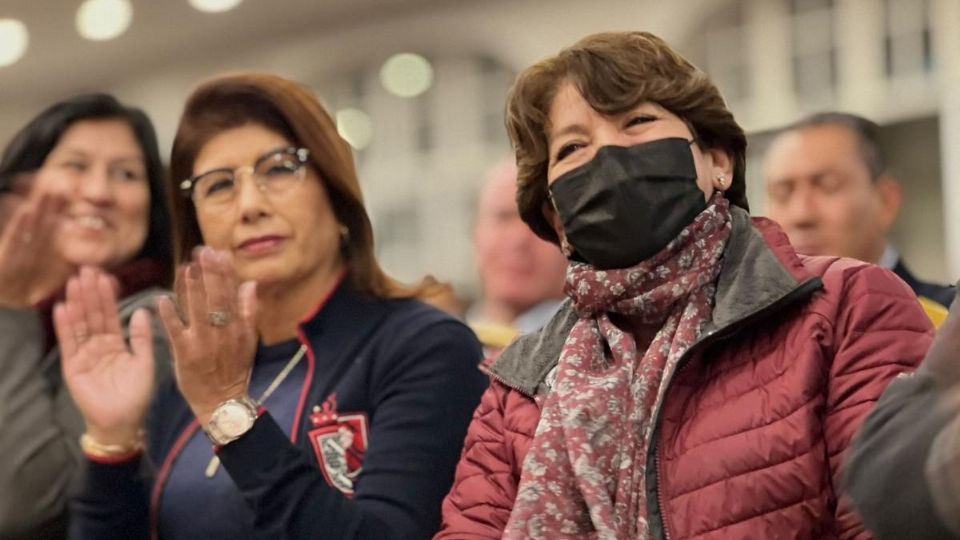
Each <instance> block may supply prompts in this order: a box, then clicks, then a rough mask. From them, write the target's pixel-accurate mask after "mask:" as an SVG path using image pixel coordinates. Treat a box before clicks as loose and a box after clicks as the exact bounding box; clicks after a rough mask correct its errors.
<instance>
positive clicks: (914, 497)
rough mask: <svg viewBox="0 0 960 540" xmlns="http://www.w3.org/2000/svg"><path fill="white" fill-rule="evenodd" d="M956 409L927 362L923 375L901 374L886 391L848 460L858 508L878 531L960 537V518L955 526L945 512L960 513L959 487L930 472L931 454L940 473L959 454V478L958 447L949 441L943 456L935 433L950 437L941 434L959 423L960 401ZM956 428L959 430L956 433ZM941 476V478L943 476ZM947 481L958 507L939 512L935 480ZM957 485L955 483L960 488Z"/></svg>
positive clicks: (920, 539) (924, 538) (894, 535)
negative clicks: (937, 451) (927, 466)
mask: <svg viewBox="0 0 960 540" xmlns="http://www.w3.org/2000/svg"><path fill="white" fill-rule="evenodd" d="M952 409H954V410H948V408H947V407H946V406H945V403H944V402H943V400H942V399H941V392H940V391H939V390H938V388H937V385H936V383H935V381H934V378H933V377H931V376H930V374H929V373H927V372H926V370H924V369H923V368H921V369H920V370H919V371H918V372H917V373H916V374H915V375H911V376H901V377H898V378H897V380H895V381H894V382H893V383H891V384H890V388H888V389H887V391H886V392H884V394H883V397H882V398H881V399H880V402H879V403H877V407H876V408H875V409H874V410H873V412H871V413H870V416H869V417H867V420H866V422H864V424H863V427H862V428H861V430H860V433H859V434H858V435H857V438H856V440H855V442H854V446H853V450H852V451H851V453H850V459H849V462H848V464H847V467H846V472H845V478H844V483H845V486H846V489H847V492H848V493H849V494H850V497H851V498H852V499H853V502H854V503H855V504H856V507H857V510H858V511H859V512H860V515H861V516H862V517H863V521H864V522H865V523H866V524H867V526H868V527H869V528H870V530H871V531H873V533H874V534H875V535H876V536H877V538H879V539H881V540H884V539H888V538H889V539H898V538H911V539H917V540H935V539H946V538H960V523H956V522H955V523H954V527H957V528H956V529H955V530H954V531H950V530H949V529H948V528H947V527H946V520H945V519H941V516H943V517H946V516H951V517H953V519H954V520H956V519H957V517H958V516H960V494H957V493H956V492H955V491H954V492H953V493H951V491H953V490H950V489H949V488H948V489H942V488H943V487H947V486H946V484H947V482H948V481H949V480H950V478H951V476H944V477H943V478H936V477H930V478H929V480H928V477H927V476H926V475H925V471H924V468H925V463H927V460H928V456H929V457H931V458H933V460H932V461H933V463H934V467H933V470H932V471H931V472H934V473H935V474H937V475H938V476H939V475H940V474H944V473H949V472H950V471H944V470H940V469H941V467H942V466H943V465H946V464H947V462H948V460H947V459H943V458H950V456H951V454H952V458H951V459H952V461H953V471H954V472H953V473H952V478H953V479H954V482H956V474H957V473H956V472H955V471H960V464H958V463H957V458H956V450H953V451H952V452H950V450H949V447H946V448H943V449H942V450H941V451H942V452H943V458H934V453H933V452H932V449H933V447H934V441H935V440H936V441H937V443H941V444H942V443H946V442H947V439H940V438H939V437H938V434H940V433H946V434H948V435H949V434H950V433H951V429H952V430H953V431H954V433H955V430H956V424H957V423H956V421H954V422H953V425H952V427H951V428H950V429H946V428H948V427H950V426H951V420H952V419H954V418H956V417H957V412H958V411H957V410H956V408H955V407H954V408H952ZM945 429H946V431H945ZM954 436H955V435H954ZM937 480H939V481H940V482H937ZM937 483H939V484H940V486H938V487H941V490H940V491H941V493H942V492H944V491H946V492H947V493H944V495H946V497H945V498H943V503H944V505H945V506H951V505H952V510H950V511H948V512H947V513H945V514H941V515H938V514H937V511H936V505H935V503H934V489H933V488H934V486H935V485H936V484H937ZM955 489H956V488H954V490H955Z"/></svg>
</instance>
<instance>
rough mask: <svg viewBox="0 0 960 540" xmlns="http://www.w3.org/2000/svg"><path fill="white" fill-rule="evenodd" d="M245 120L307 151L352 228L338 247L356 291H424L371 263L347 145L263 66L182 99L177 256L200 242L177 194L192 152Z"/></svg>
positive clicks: (176, 150) (305, 98)
mask: <svg viewBox="0 0 960 540" xmlns="http://www.w3.org/2000/svg"><path fill="white" fill-rule="evenodd" d="M248 124H260V125H263V126H264V127H266V128H268V129H270V130H273V131H275V132H277V133H278V134H281V135H283V136H284V137H287V138H288V139H290V141H291V142H293V143H294V144H295V145H297V146H303V147H305V148H307V149H308V150H309V151H310V166H311V167H313V169H314V170H315V171H317V173H318V176H319V178H320V181H321V182H322V183H323V185H324V188H325V189H326V191H327V194H328V196H329V197H330V204H331V206H332V207H333V212H334V214H335V215H336V218H337V220H338V221H339V222H340V223H342V224H343V225H346V226H347V228H348V229H349V230H350V233H349V237H348V238H347V239H346V244H345V245H344V246H342V247H341V249H342V250H343V254H344V257H345V259H346V260H347V264H348V265H349V266H350V276H351V279H352V281H353V284H354V286H355V287H356V288H357V289H358V290H360V291H363V292H365V293H368V294H370V295H373V296H376V297H381V298H397V297H412V296H417V295H419V294H420V293H421V292H422V288H421V289H409V288H406V287H403V286H401V285H400V284H398V283H397V282H396V281H394V280H393V279H391V278H390V277H389V276H387V275H386V273H385V272H384V271H383V270H382V269H381V268H380V265H379V263H377V260H376V257H375V256H374V250H373V227H372V225H371V223H370V218H369V216H368V215H367V210H366V208H365V207H364V205H363V194H362V193H361V191H360V182H359V181H358V179H357V173H356V170H355V168H354V164H353V152H352V151H351V149H350V147H349V145H348V144H347V143H346V142H345V141H344V140H343V139H342V138H341V137H340V135H339V134H338V133H337V126H336V123H335V122H334V121H333V118H331V117H330V114H329V113H328V112H327V111H326V110H325V109H324V108H323V107H322V106H321V105H320V103H319V102H318V101H317V99H316V98H315V97H314V96H313V93H312V92H310V91H309V90H307V89H306V88H305V87H303V86H301V85H299V84H297V83H294V82H292V81H289V80H286V79H283V78H281V77H277V76H275V75H267V74H261V73H241V74H235V75H227V76H222V77H218V78H215V79H212V80H210V81H207V82H205V83H203V84H201V85H200V86H199V87H198V88H197V89H196V90H194V92H193V94H191V95H190V97H189V98H188V99H187V104H186V106H185V107H184V111H183V115H182V116H181V118H180V126H179V128H178V129H177V135H176V138H175V139H174V142H173V152H172V155H171V158H170V173H171V177H172V180H171V186H170V187H171V190H172V191H173V197H172V199H173V217H174V220H173V223H174V226H173V231H174V240H175V250H176V258H177V261H178V263H180V262H184V261H187V260H189V259H190V256H191V252H192V250H193V248H194V247H196V246H198V245H200V244H202V243H203V238H202V236H201V234H200V226H199V224H198V223H197V215H196V209H195V207H194V205H193V201H192V200H191V199H190V198H189V197H184V196H183V195H182V194H181V193H180V189H179V185H180V182H181V181H182V180H184V179H186V178H189V177H190V176H191V175H192V174H193V166H194V162H195V161H196V158H197V154H198V153H199V152H200V150H201V149H202V148H203V146H204V145H205V144H206V143H207V142H209V141H210V140H211V139H212V138H213V137H215V136H216V135H217V134H218V133H221V132H223V131H225V130H228V129H232V128H236V127H241V126H244V125H248Z"/></svg>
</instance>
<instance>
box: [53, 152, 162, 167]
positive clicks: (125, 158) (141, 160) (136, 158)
mask: <svg viewBox="0 0 960 540" xmlns="http://www.w3.org/2000/svg"><path fill="white" fill-rule="evenodd" d="M63 152H64V153H65V154H72V156H79V157H84V158H86V157H90V153H89V152H87V151H86V150H82V149H80V148H64V149H63ZM124 161H136V162H139V163H146V161H147V158H146V157H144V156H123V157H118V158H114V159H111V160H109V163H110V164H114V163H121V162H124Z"/></svg>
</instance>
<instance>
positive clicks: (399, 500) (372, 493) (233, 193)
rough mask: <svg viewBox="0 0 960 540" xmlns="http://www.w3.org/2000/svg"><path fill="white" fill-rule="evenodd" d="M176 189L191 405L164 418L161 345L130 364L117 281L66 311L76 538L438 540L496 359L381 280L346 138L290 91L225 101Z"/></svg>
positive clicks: (182, 147)
mask: <svg viewBox="0 0 960 540" xmlns="http://www.w3.org/2000/svg"><path fill="white" fill-rule="evenodd" d="M171 172H172V175H173V178H174V179H175V180H174V181H175V183H176V185H177V188H178V189H179V190H180V191H181V192H182V195H183V196H182V197H179V198H177V200H176V201H175V202H174V206H173V208H174V214H175V216H176V220H175V223H176V225H175V238H176V245H177V255H178V257H179V259H180V260H181V261H183V262H184V263H185V264H184V265H183V268H182V270H181V272H180V274H179V275H178V287H177V289H178V290H177V293H178V299H177V303H176V304H174V303H173V302H171V301H161V303H160V304H159V306H158V307H159V311H160V315H161V318H162V319H163V321H164V324H165V326H166V330H167V332H168V334H169V338H170V343H171V348H172V350H173V352H174V358H175V373H176V379H177V381H176V385H174V384H173V383H171V384H170V385H168V386H166V387H161V388H160V390H159V394H158V396H157V397H156V399H154V400H153V401H152V403H151V402H150V400H149V394H148V392H146V388H147V383H146V380H147V379H148V378H149V374H150V373H151V371H150V370H151V368H150V364H151V362H152V360H153V359H152V355H151V351H150V347H149V345H148V343H149V342H148V339H147V338H148V337H149V331H148V329H147V328H146V326H145V325H143V324H140V325H139V326H135V328H134V333H133V337H132V339H131V344H130V348H129V349H128V348H127V347H126V345H125V344H124V343H123V341H122V339H121V337H120V335H119V334H118V332H117V326H116V315H115V306H114V300H113V294H112V291H111V289H110V287H109V283H108V282H107V281H106V279H105V277H104V276H102V275H93V274H87V275H83V276H81V277H80V279H79V280H77V281H75V282H74V285H73V289H72V291H73V292H74V293H76V294H70V295H68V298H67V301H66V303H65V305H64V306H61V307H59V308H58V309H57V310H56V321H57V331H58V336H59V339H60V341H61V343H62V346H63V348H64V351H65V359H64V372H65V377H66V379H67V383H68V385H69V387H70V390H71V392H72V394H73V396H74V398H75V400H76V402H77V404H78V406H79V408H80V410H81V411H82V412H83V415H84V418H85V421H86V426H87V431H86V434H85V436H84V437H85V441H86V444H85V448H86V455H87V458H88V460H87V464H86V478H85V482H84V484H83V488H82V491H81V492H80V494H79V495H78V497H77V498H76V500H75V502H74V506H73V512H74V515H73V517H74V521H73V524H72V527H73V528H72V533H73V535H74V537H76V538H109V537H115V536H117V535H120V534H122V535H123V536H124V537H125V538H147V537H148V536H149V535H150V534H151V528H152V529H153V532H155V533H157V534H158V535H159V537H161V538H178V539H180V538H204V539H217V538H223V539H230V540H238V539H241V538H271V539H280V538H317V537H320V536H322V537H327V538H424V537H428V536H429V535H431V534H432V533H433V532H434V531H435V530H436V529H437V528H438V526H439V521H440V516H439V510H440V502H441V500H442V497H443V495H444V493H445V492H446V491H447V490H448V488H449V486H450V484H451V482H452V479H453V471H454V467H455V465H456V461H457V459H458V457H459V454H460V451H461V445H462V441H463V437H464V435H465V433H466V426H467V424H468V423H469V421H470V416H471V413H472V411H473V409H474V407H475V406H476V404H477V403H478V401H479V397H480V394H481V393H482V391H483V389H484V388H485V386H486V379H485V377H484V376H483V375H482V374H481V373H480V372H479V371H478V370H477V369H476V365H477V362H478V360H479V358H480V348H479V344H478V343H477V341H476V339H475V338H474V336H473V335H472V334H471V333H470V331H469V330H468V329H467V328H466V327H465V326H464V325H462V324H461V323H459V322H457V321H456V320H454V319H453V318H451V317H449V316H447V315H444V314H443V313H441V312H440V311H438V310H435V309H433V308H430V307H427V306H426V305H424V304H422V303H420V302H418V301H416V300H414V298H415V297H417V296H418V295H419V294H423V293H425V292H426V291H424V290H423V287H421V288H420V289H419V290H417V289H408V288H405V287H401V286H400V285H398V284H397V283H396V282H394V281H393V280H392V279H390V278H389V277H387V276H386V274H384V272H383V271H382V270H380V268H379V266H378V264H377V262H376V259H375V258H374V255H373V238H372V233H371V225H370V221H369V218H368V217H367V214H366V211H365V209H364V206H363V202H362V196H361V193H360V188H359V183H358V181H357V178H356V174H355V172H354V169H353V158H352V155H351V152H350V149H349V147H348V146H347V144H346V143H345V142H344V141H343V140H342V139H341V138H340V137H339V136H338V135H337V131H336V127H335V125H334V122H333V121H332V119H331V118H330V116H329V115H328V114H327V112H326V111H325V110H323V108H322V107H321V106H320V105H319V104H318V103H317V101H316V99H315V98H314V97H313V96H312V95H311V94H310V93H309V92H308V91H307V90H306V89H304V88H302V87H301V86H299V85H296V84H294V83H291V82H289V81H286V80H284V79H280V78H278V77H273V76H268V75H255V74H248V75H236V76H229V77H223V78H218V79H214V80H212V81H210V82H208V83H206V84H204V85H202V86H200V87H199V88H198V89H197V90H196V91H195V92H194V94H193V95H192V96H191V97H190V98H189V100H188V102H187V105H186V108H185V111H184V114H183V117H182V118H181V123H180V127H179V131H178V133H177V136H176V140H175V141H174V147H173V155H172V159H171ZM201 246H202V247H201ZM135 324H136V323H135ZM78 335H79V336H84V339H78V338H77V337H76V336H78Z"/></svg>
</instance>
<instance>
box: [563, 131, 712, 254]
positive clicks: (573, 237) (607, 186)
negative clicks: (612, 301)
mask: <svg viewBox="0 0 960 540" xmlns="http://www.w3.org/2000/svg"><path fill="white" fill-rule="evenodd" d="M690 144H692V141H689V140H687V139H683V138H670V139H659V140H656V141H651V142H648V143H644V144H638V145H636V146H631V147H623V146H604V147H602V148H600V149H599V150H598V151H597V155H596V156H594V158H593V159H592V160H590V162H589V163H586V164H585V165H583V166H581V167H578V168H576V169H574V170H572V171H570V172H568V173H566V174H564V175H563V176H561V177H559V178H557V179H556V180H555V181H554V183H553V184H552V185H551V186H550V192H551V195H552V197H553V203H554V205H555V206H556V208H557V212H558V213H559V214H560V219H561V220H562V221H563V228H564V231H565V232H566V235H567V241H568V242H569V243H570V245H571V246H572V247H573V249H574V250H575V253H574V254H572V255H571V257H570V258H571V259H574V260H581V261H582V262H587V263H589V264H591V265H593V266H595V267H597V268H599V269H601V270H609V269H613V268H629V267H631V266H634V265H636V264H637V263H639V262H641V261H644V260H646V259H648V258H650V257H652V256H653V255H655V254H656V253H657V252H659V251H660V250H661V249H663V248H664V247H665V246H666V245H667V244H668V243H669V242H670V241H671V240H673V239H674V238H676V237H677V235H678V234H680V231H682V230H683V229H684V228H685V227H686V226H687V225H689V224H690V223H692V222H693V220H694V218H696V217H697V215H698V214H700V212H703V211H704V210H705V209H706V208H707V203H706V201H705V200H704V196H703V191H701V190H700V187H699V186H698V185H697V167H696V164H694V162H693V153H692V152H691V150H690Z"/></svg>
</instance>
